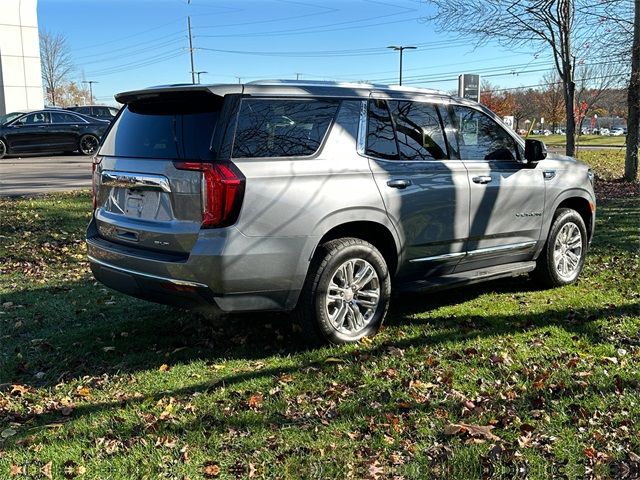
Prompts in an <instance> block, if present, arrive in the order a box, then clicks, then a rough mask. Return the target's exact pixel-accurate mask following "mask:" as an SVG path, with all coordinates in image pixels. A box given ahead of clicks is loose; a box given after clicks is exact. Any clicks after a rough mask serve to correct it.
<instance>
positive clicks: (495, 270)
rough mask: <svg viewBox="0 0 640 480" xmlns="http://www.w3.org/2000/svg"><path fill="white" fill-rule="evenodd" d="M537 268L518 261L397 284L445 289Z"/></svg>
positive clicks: (415, 289)
mask: <svg viewBox="0 0 640 480" xmlns="http://www.w3.org/2000/svg"><path fill="white" fill-rule="evenodd" d="M534 268H536V262H516V263H508V264H506V265H496V266H495V267H487V268H480V269H478V270H470V271H468V272H460V273H452V274H451V275H444V276H442V277H437V278H432V279H428V280H418V281H415V282H407V283H402V284H399V285H395V287H394V288H395V289H396V290H398V291H401V292H423V291H427V290H444V289H447V288H453V287H459V286H461V285H471V284H473V283H480V282H485V281H487V280H496V279H498V278H508V277H517V276H519V275H524V274H525V273H528V272H530V271H532V270H533V269H534Z"/></svg>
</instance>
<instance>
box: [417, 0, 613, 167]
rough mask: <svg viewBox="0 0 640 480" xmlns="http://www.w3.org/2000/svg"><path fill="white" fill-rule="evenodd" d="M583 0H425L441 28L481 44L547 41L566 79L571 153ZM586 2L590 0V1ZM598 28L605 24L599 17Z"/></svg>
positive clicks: (572, 149)
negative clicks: (577, 38)
mask: <svg viewBox="0 0 640 480" xmlns="http://www.w3.org/2000/svg"><path fill="white" fill-rule="evenodd" d="M576 1H583V0H426V2H427V3H430V4H432V5H433V6H435V7H436V13H435V14H434V15H433V16H431V17H429V18H428V20H431V21H433V22H435V23H436V25H438V26H439V27H440V28H441V29H442V30H446V31H452V32H457V33H458V34H460V35H462V36H464V37H467V38H471V39H472V40H473V41H475V43H476V44H477V45H479V44H483V43H486V42H487V41H489V40H496V41H498V42H499V43H501V44H502V45H504V46H507V47H509V48H513V47H514V46H524V45H540V44H542V45H545V46H546V47H548V49H549V50H550V51H551V53H552V55H553V60H554V63H555V67H556V70H557V72H558V75H559V76H560V79H561V81H562V93H563V96H564V103H565V112H566V119H567V147H566V153H567V155H574V153H575V118H574V115H573V110H574V101H575V82H574V65H575V57H574V54H573V51H572V40H573V38H574V36H575V35H576V32H577V31H579V30H581V25H579V24H578V22H579V21H580V22H582V21H583V20H584V18H585V17H584V16H579V17H576V15H575V8H574V7H575V5H574V4H575V3H576ZM585 1H586V0H585ZM594 24H595V25H594V26H592V30H593V29H597V28H600V26H601V25H600V24H598V23H597V22H594Z"/></svg>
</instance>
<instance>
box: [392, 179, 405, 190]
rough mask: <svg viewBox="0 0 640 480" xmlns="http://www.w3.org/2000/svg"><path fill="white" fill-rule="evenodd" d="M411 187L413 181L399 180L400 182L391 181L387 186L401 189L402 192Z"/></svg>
mask: <svg viewBox="0 0 640 480" xmlns="http://www.w3.org/2000/svg"><path fill="white" fill-rule="evenodd" d="M409 185H411V180H405V179H399V180H389V181H388V182H387V186H389V187H391V188H399V189H400V190H402V189H404V188H407V187H408V186H409Z"/></svg>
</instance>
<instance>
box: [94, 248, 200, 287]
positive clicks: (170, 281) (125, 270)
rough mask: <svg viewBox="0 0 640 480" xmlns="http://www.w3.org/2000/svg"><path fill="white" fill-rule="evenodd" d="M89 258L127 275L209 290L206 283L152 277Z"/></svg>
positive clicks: (102, 265) (148, 274)
mask: <svg viewBox="0 0 640 480" xmlns="http://www.w3.org/2000/svg"><path fill="white" fill-rule="evenodd" d="M87 258H88V259H89V262H91V263H95V264H97V265H100V266H101V267H106V268H110V269H112V270H116V271H118V272H123V273H127V274H129V275H135V276H138V277H144V278H149V279H151V280H158V281H161V282H164V283H172V284H174V285H182V286H186V287H195V288H206V289H208V288H209V287H208V286H207V285H205V284H204V283H198V282H190V281H188V280H176V279H173V278H166V277H160V276H158V275H152V274H150V273H143V272H137V271H135V270H129V269H128V268H123V267H116V266H115V265H111V264H110V263H107V262H103V261H102V260H98V259H97V258H95V257H92V256H91V255H87Z"/></svg>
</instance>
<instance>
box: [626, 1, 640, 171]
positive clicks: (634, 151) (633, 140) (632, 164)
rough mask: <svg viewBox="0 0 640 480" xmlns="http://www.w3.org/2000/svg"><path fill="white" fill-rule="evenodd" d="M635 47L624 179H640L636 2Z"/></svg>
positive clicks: (639, 16) (638, 18)
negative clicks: (639, 166)
mask: <svg viewBox="0 0 640 480" xmlns="http://www.w3.org/2000/svg"><path fill="white" fill-rule="evenodd" d="M634 17H635V19H634V24H633V47H631V79H630V80H629V90H628V92H627V104H628V106H629V114H628V117H627V155H626V157H625V160H624V179H625V180H626V181H628V182H634V181H636V180H637V179H638V129H639V128H640V5H638V2H637V1H636V2H635V15H634Z"/></svg>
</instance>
